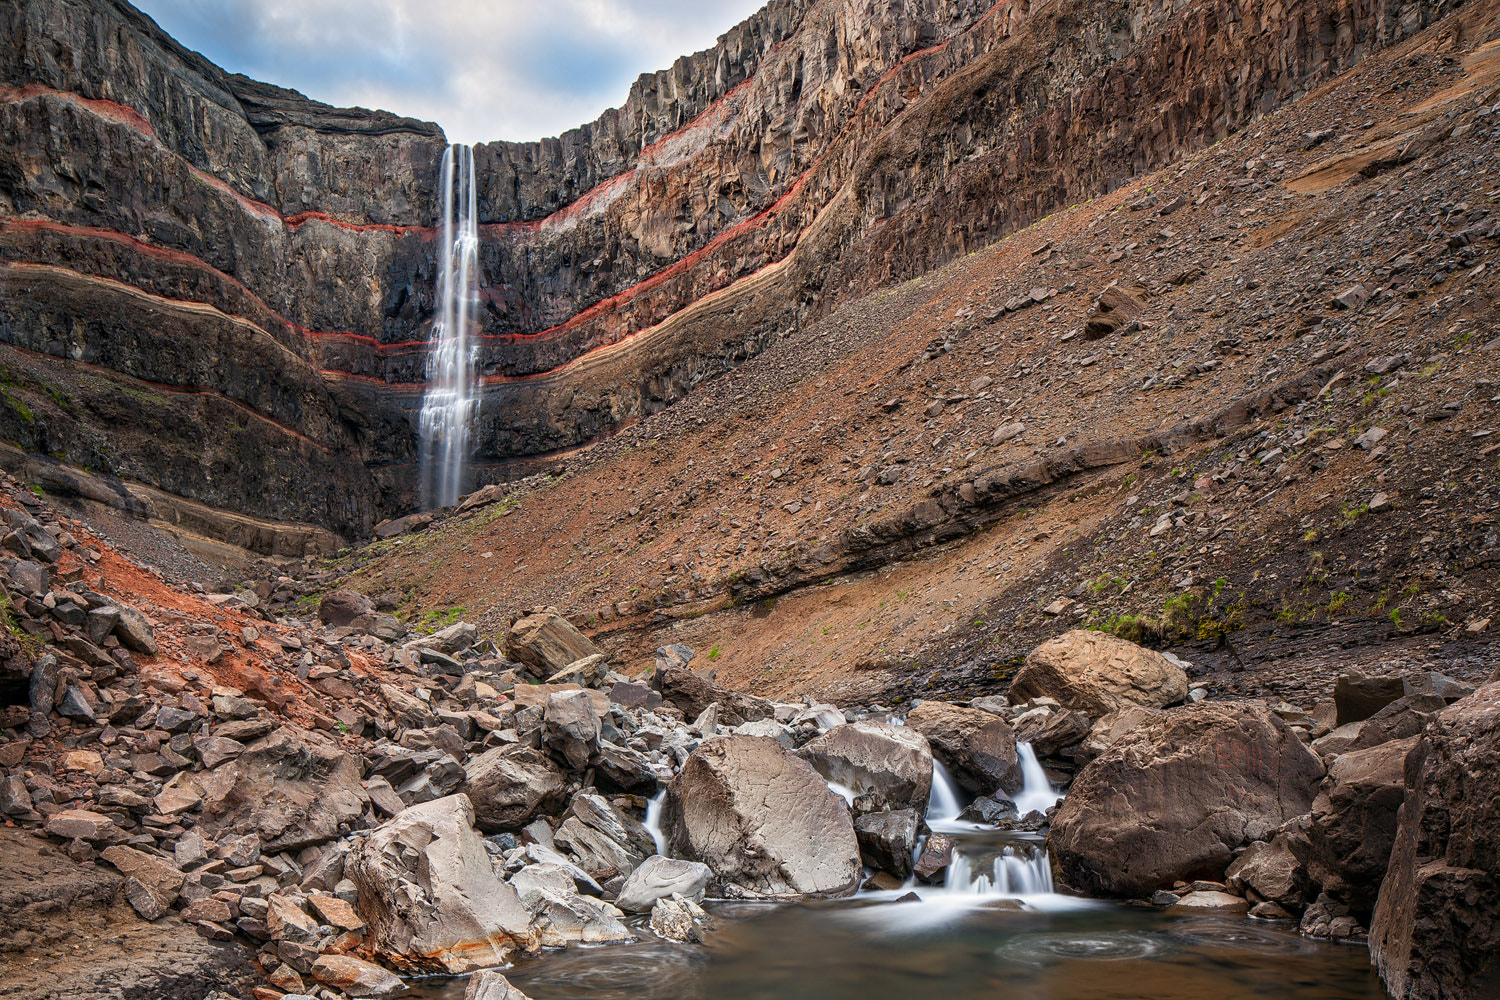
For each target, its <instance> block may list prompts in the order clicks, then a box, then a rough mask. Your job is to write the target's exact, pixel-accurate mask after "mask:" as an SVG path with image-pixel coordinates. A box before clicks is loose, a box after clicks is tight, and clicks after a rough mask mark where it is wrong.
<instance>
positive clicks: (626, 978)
mask: <svg viewBox="0 0 1500 1000" xmlns="http://www.w3.org/2000/svg"><path fill="white" fill-rule="evenodd" d="M917 891H918V893H919V894H921V893H922V892H923V890H922V889H920V888H919V889H918V890H917ZM932 895H933V898H932V900H931V901H930V902H922V903H894V902H886V901H880V900H873V899H865V898H861V899H855V900H849V901H845V902H839V903H821V904H808V905H798V906H783V907H772V906H763V905H749V904H728V903H726V904H719V905H718V906H716V907H712V908H711V909H712V910H713V911H714V912H715V913H716V915H717V916H718V918H719V932H718V933H717V934H716V935H715V936H714V938H713V941H712V943H711V944H710V945H708V946H706V947H687V946H678V945H668V944H663V943H657V942H652V943H644V942H643V943H641V944H638V945H632V946H626V947H616V948H601V949H595V950H584V951H569V952H559V953H555V954H551V955H547V956H544V957H542V958H539V959H535V960H531V961H528V962H525V963H523V964H521V965H519V966H517V967H516V968H514V969H511V970H508V971H507V972H506V975H507V976H508V977H509V978H510V980H511V981H512V982H513V983H514V984H515V985H516V986H517V987H519V988H520V989H522V990H524V991H525V992H526V993H527V994H528V995H530V996H531V997H532V998H533V1000H740V998H744V1000H759V998H765V1000H772V998H775V1000H803V998H805V1000H912V998H914V997H916V998H921V997H941V998H943V1000H979V998H987V1000H995V998H1014V1000H1127V998H1129V1000H1135V998H1150V1000H1252V998H1254V1000H1262V998H1269V997H1274V998H1278V1000H1381V998H1383V997H1384V996H1385V993H1384V991H1383V990H1382V989H1381V987H1380V983H1379V980H1378V979H1377V978H1376V977H1375V975H1374V974H1373V973H1372V972H1371V971H1370V966H1369V957H1368V955H1367V953H1366V952H1365V950H1364V949H1363V948H1358V947H1349V946H1345V945H1333V944H1327V943H1322V942H1315V941H1309V940H1306V939H1303V938H1300V937H1298V936H1297V935H1296V934H1295V933H1294V932H1292V931H1290V930H1284V929H1279V928H1277V927H1274V926H1271V925H1267V924H1264V923H1260V922H1257V921H1249V920H1245V919H1243V918H1240V917H1230V918H1210V917H1173V916H1169V915H1167V914H1164V913H1160V912H1156V911H1151V910H1143V909H1137V908H1133V907H1127V906H1120V905H1115V904H1104V903H1086V902H1083V901H1067V905H1055V906H1054V905H1045V902H1044V901H1043V900H1037V901H1036V902H1037V903H1041V904H1043V905H1045V909H1037V908H1035V907H1034V906H1033V904H1032V903H1031V902H1027V903H1025V904H1023V903H1019V902H1017V901H1015V900H1008V899H997V898H984V897H977V896H970V897H969V898H968V900H967V901H959V900H957V899H956V898H955V894H945V893H938V894H932ZM1048 898H1049V899H1050V900H1052V901H1056V902H1058V903H1060V904H1061V903H1062V901H1063V899H1064V897H1056V896H1052V897H1048ZM1023 906H1024V907H1025V908H1021V907H1023ZM643 935H644V936H646V937H649V936H650V932H649V931H645V930H643ZM414 985H415V986H416V990H415V994H416V995H417V996H419V997H424V998H445V1000H453V998H459V997H462V996H463V992H464V988H465V985H466V983H465V981H464V980H461V979H460V980H427V981H424V982H421V983H417V984H414Z"/></svg>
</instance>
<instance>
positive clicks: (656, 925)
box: [651, 892, 713, 944]
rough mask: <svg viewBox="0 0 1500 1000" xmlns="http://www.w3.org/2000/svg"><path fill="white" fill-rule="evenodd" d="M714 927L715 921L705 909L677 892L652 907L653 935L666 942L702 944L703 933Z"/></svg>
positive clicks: (659, 900)
mask: <svg viewBox="0 0 1500 1000" xmlns="http://www.w3.org/2000/svg"><path fill="white" fill-rule="evenodd" d="M712 926H713V921H712V920H711V919H710V918H709V915H708V914H707V913H705V912H704V911H703V907H701V906H699V905H698V904H697V903H695V902H693V901H692V900H691V899H687V898H686V897H684V896H680V895H678V894H677V893H675V892H674V893H673V894H672V895H670V896H664V897H663V898H661V899H658V900H657V901H656V904H655V905H654V906H652V907H651V933H653V934H655V935H656V936H657V937H659V938H661V939H663V940H665V941H676V942H677V943H679V944H697V943H701V942H702V941H703V932H704V931H705V930H707V929H709V928H711V927H712Z"/></svg>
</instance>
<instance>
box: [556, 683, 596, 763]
mask: <svg viewBox="0 0 1500 1000" xmlns="http://www.w3.org/2000/svg"><path fill="white" fill-rule="evenodd" d="M542 738H543V739H544V740H545V741H546V743H547V747H548V749H550V750H551V751H552V752H553V753H554V754H555V755H556V756H557V759H558V760H559V761H560V762H561V763H563V764H566V765H567V767H568V769H569V770H572V771H581V770H583V769H584V768H585V767H588V764H589V758H590V757H592V756H593V755H594V752H595V751H596V750H598V749H599V716H598V715H597V714H596V713H595V712H594V702H593V699H592V698H591V697H590V696H589V693H588V692H587V691H581V690H580V691H557V692H554V693H552V694H549V695H548V696H547V707H546V710H545V714H544V715H543V717H542Z"/></svg>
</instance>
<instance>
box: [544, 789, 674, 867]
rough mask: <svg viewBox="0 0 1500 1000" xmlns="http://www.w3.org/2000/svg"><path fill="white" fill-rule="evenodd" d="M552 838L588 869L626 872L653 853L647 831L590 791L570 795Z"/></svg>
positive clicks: (653, 848)
mask: <svg viewBox="0 0 1500 1000" xmlns="http://www.w3.org/2000/svg"><path fill="white" fill-rule="evenodd" d="M554 837H555V839H556V841H557V843H558V844H559V845H560V846H562V847H565V848H567V849H568V850H569V851H570V852H572V854H573V856H574V857H575V858H577V859H578V863H579V864H580V865H581V866H582V867H583V869H584V870H585V871H588V872H596V871H602V870H604V869H607V868H613V869H615V870H616V871H618V872H619V873H620V874H622V875H629V874H630V873H631V872H633V871H635V869H636V866H637V865H639V864H640V863H641V862H642V861H644V860H646V859H647V858H649V857H650V856H651V855H652V854H655V853H656V841H655V840H654V839H653V838H652V836H651V833H650V831H648V830H647V829H646V828H645V827H644V826H642V825H641V824H640V823H638V822H637V821H636V820H634V819H632V818H631V817H629V816H627V815H625V814H624V813H623V812H621V811H620V810H618V809H616V808H615V807H614V806H613V805H611V804H610V802H609V800H608V799H605V798H604V797H603V796H601V795H597V794H594V793H592V792H579V793H578V794H577V795H575V796H573V801H572V802H571V803H570V804H569V806H568V811H567V814H566V815H565V816H564V817H563V821H562V823H561V825H559V826H558V828H557V832H556V833H555V834H554Z"/></svg>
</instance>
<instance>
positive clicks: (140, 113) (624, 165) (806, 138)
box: [0, 0, 1454, 534]
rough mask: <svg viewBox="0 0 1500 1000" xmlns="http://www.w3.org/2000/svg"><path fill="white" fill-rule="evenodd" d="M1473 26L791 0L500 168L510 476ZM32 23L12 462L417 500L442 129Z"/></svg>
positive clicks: (226, 493) (359, 523)
mask: <svg viewBox="0 0 1500 1000" xmlns="http://www.w3.org/2000/svg"><path fill="white" fill-rule="evenodd" d="M1452 6H1454V5H1453V4H1452V3H1449V2H1447V0H1437V2H1433V0H1362V2H1355V3H1349V4H1338V5H1335V4H1331V3H1328V2H1327V0H1302V2H1294V3H1289V4H1286V5H1282V6H1278V7H1273V8H1265V9H1261V8H1255V9H1250V8H1244V7H1242V6H1241V5H1239V4H1235V3H1231V2H1228V0H1198V2H1194V3H1190V4H1188V5H1185V6H1184V5H1178V4H1168V3H1165V2H1136V3H1134V4H1131V5H1128V6H1125V5H1117V4H1116V5H1108V4H1104V3H1102V2H1100V0H1061V2H1055V3H1050V4H1030V3H1026V2H1024V0H1021V2H1015V3H998V4H992V3H991V2H989V0H896V2H894V3H881V4H877V3H875V2H873V0H777V2H773V3H771V4H770V5H768V6H767V7H766V8H765V9H763V10H762V11H761V12H759V13H758V14H756V15H755V16H753V17H752V18H750V19H749V20H747V21H746V22H745V23H743V24H742V25H740V26H739V27H737V28H735V29H734V30H732V31H731V32H729V33H727V34H726V35H725V36H723V38H721V39H720V42H719V44H718V45H717V46H716V47H715V48H713V49H711V50H708V51H706V52H703V53H699V54H697V55H695V56H691V57H687V58H684V59H680V60H678V61H677V63H676V64H674V66H673V67H672V68H671V69H670V70H665V71H663V72H660V73H657V74H653V75H647V76H643V77H642V78H641V79H640V80H639V81H638V82H637V83H636V85H635V86H634V87H633V88H632V89H631V92H630V95H629V97H628V99H627V100H626V102H625V105H624V106H623V107H622V108H621V109H619V110H616V111H610V112H607V113H606V114H605V115H603V116H602V117H601V118H600V119H599V120H598V121H596V122H594V123H593V124H591V125H588V126H584V127H583V128H580V129H576V130H574V131H572V132H569V133H567V134H566V135H564V136H562V137H561V138H558V139H552V140H545V141H543V142H539V143H491V144H486V145H483V146H481V147H479V148H478V149H477V151H476V166H477V170H478V175H479V186H480V215H481V223H482V225H481V253H480V259H481V270H482V272H483V273H482V277H481V305H482V308H481V311H480V312H481V316H482V330H481V334H482V339H481V368H482V371H483V393H482V397H483V398H482V404H481V409H480V416H479V425H480V426H479V428H478V434H477V436H476V439H477V442H478V445H477V447H478V455H477V460H478V475H479V477H480V478H481V479H484V480H498V479H503V478H505V477H507V476H508V475H511V474H513V473H514V472H516V471H518V470H523V471H524V470H527V469H529V466H527V465H526V464H525V463H524V461H523V460H526V459H542V458H546V457H548V456H553V455H556V454H557V453H559V452H561V451H564V450H566V449H569V448H572V447H576V446H578V445H581V444H584V443H586V442H588V441H590V440H592V439H594V438H596V437H597V436H599V435H601V434H605V433H608V432H609V431H610V430H611V429H613V428H616V427H619V426H620V425H622V424H623V423H626V422H628V421H630V420H631V419H633V418H635V417H637V416H640V415H642V414H645V413H649V412H653V411H655V410H657V409H660V408H661V407H663V406H665V405H667V404H669V403H670V402H671V401H673V400H674V399H676V398H679V397H680V396H682V395H683V394H684V393H686V392H688V391H690V390H691V389H692V388H693V387H694V386H695V385H697V384H699V383H700V382H701V381H702V380H704V379H706V378H710V377H712V376H713V375H715V374H717V373H719V372H721V371H723V370H724V369H725V368H727V367H730V366H733V365H734V364H736V363H738V362H740V361H742V360H744V359H745V358H747V357H749V356H751V355H753V354H755V353H757V352H759V351H760V350H762V349H763V348H764V347H765V346H766V345H767V344H768V343H769V342H770V341H771V340H772V339H773V338H775V337H776V336H778V335H779V334H781V333H782V332H784V331H785V330H787V329H788V327H790V326H791V325H794V324H796V323H798V322H800V321H802V320H804V319H805V318H806V317H807V316H809V315H811V314H814V313H816V312H818V311H820V310H822V309H825V308H827V306H828V305H829V304H831V303H833V302H836V301H838V300H840V299H841V298H844V297H847V296H849V295H854V294H860V293H863V292H866V291H869V290H870V289H873V288H875V287H878V286H880V285H883V284H886V283H889V282H893V281H899V280H903V279H905V278H909V277H912V276H915V275H917V274H920V273H923V272H925V271H927V270H929V269H931V268H932V267H935V266H937V265H940V264H942V263H943V262H945V261H946V260H949V259H951V258H952V257H954V256H956V255H958V254H962V253H965V252H968V251H970V250H972V249H974V248H975V247H977V246H979V245H981V244H983V243H984V242H987V241H989V240H993V239H995V238H998V237H999V236H1002V235H1004V234H1005V233H1007V232H1010V231H1013V230H1014V229H1016V228H1018V227H1020V226H1024V225H1026V224H1028V223H1029V222H1031V221H1033V220H1035V219H1036V218H1039V217H1040V216H1042V215H1045V214H1046V213H1047V212H1049V211H1051V210H1052V209H1054V208H1056V207H1059V206H1063V205H1066V204H1069V203H1071V202H1073V201H1077V200H1079V199H1081V198H1086V197H1089V196H1091V195H1093V194H1097V193H1099V192H1101V191H1104V190H1108V189H1110V188H1112V187H1114V186H1117V185H1118V184H1120V183H1122V182H1123V181H1125V180H1127V179H1128V178H1130V177H1131V176H1133V175H1136V174H1139V173H1140V172H1142V171H1144V170H1148V169H1152V168H1154V167H1158V166H1160V165H1162V164H1163V163H1165V162H1168V161H1170V160H1171V159H1172V158H1174V157H1176V156H1178V155H1180V154H1182V153H1183V152H1184V151H1188V150H1191V149H1193V148H1195V147H1198V146H1202V145H1205V144H1207V143H1211V142H1213V141H1214V140H1216V139H1217V138H1219V137H1221V136H1223V135H1225V134H1227V133H1228V132H1230V131H1232V130H1233V129H1235V128H1237V127H1240V126H1242V125H1244V124H1245V123H1247V122H1249V121H1251V120H1252V119H1253V118H1254V117H1255V116H1257V115H1259V114H1262V113H1265V112H1266V111H1269V110H1271V109H1273V108H1274V107H1276V106H1278V105H1279V104H1281V103H1284V102H1285V101H1287V100H1290V99H1292V98H1294V97H1296V96H1297V95H1298V94H1300V93H1302V92H1304V91H1305V90H1306V89H1307V88H1309V87H1311V86H1314V85H1316V84H1317V83H1319V82H1321V81H1323V80H1325V79H1328V78H1329V77H1331V76H1332V75H1333V74H1335V73H1337V72H1340V71H1341V70H1343V69H1345V68H1347V67H1348V66H1349V65H1351V64H1352V63H1354V62H1355V61H1357V60H1358V59H1359V58H1360V57H1362V56H1363V55H1365V54H1366V53H1368V52H1369V51H1371V50H1373V49H1375V48H1379V47H1382V46H1384V45H1388V44H1390V43H1392V42H1394V41H1397V40H1399V39H1401V38H1404V37H1406V36H1408V35H1410V34H1411V33H1412V32H1414V31H1416V30H1417V29H1419V28H1420V27H1422V26H1423V25H1425V24H1426V23H1429V22H1430V21H1431V20H1433V19H1434V18H1436V17H1438V16H1441V15H1442V14H1443V13H1445V12H1446V11H1447V10H1448V9H1449V8H1450V7H1452ZM0 29H3V30H0V33H3V37H4V38H6V39H7V43H6V44H5V45H3V46H0V127H3V128H4V130H5V132H6V134H7V135H11V136H18V137H20V141H17V142H13V143H7V144H6V147H5V148H4V149H3V150H0V290H3V294H0V343H3V344H5V345H8V346H7V349H6V350H5V351H4V353H3V354H0V378H3V379H4V380H5V381H6V383H7V384H8V385H10V386H13V388H11V389H9V390H8V391H7V392H6V394H5V395H4V397H3V398H0V404H3V405H0V438H4V439H6V440H9V441H12V442H14V443H16V444H17V445H19V446H20V447H22V448H25V449H26V450H29V451H32V452H38V453H46V454H48V455H51V456H52V457H54V458H60V459H62V460H64V461H67V462H70V463H72V464H74V465H78V466H82V467H85V468H89V469H93V470H97V471H100V472H104V473H108V474H111V475H116V476H121V477H124V478H127V479H130V480H135V481H138V482H142V483H145V484H148V485H150V486H154V487H158V488H160V489H163V490H166V491H168V492H171V493H174V494H178V495H180V496H183V497H185V498H187V499H190V500H193V501H198V502H201V503H205V504H209V505H214V506H220V507H225V508H230V509H233V510H237V511H240V512H243V513H246V514H251V515H255V516H264V517H279V518H285V519H291V520H300V521H307V522H312V523H316V524H321V525H324V526H326V527H329V528H332V529H334V530H336V531H339V532H343V533H350V534H364V533H367V532H368V531H369V530H370V528H371V527H372V525H373V524H374V522H375V521H376V520H377V519H379V518H380V517H382V516H385V515H388V514H392V513H396V512H399V511H402V510H404V509H407V508H409V507H410V506H411V505H412V503H413V502H414V499H415V484H416V482H417V475H416V473H417V468H416V462H417V447H416V442H415V435H414V428H415V414H416V410H417V408H418V406H419V405H420V399H421V392H422V382H423V378H424V354H425V350H426V345H427V341H428V338H429V335H430V330H431V324H432V316H433V312H434V306H435V303H434V299H435V294H434V279H435V273H434V272H435V256H436V254H435V247H434V224H435V222H436V221H437V220H436V219H435V218H434V215H435V212H436V201H437V199H436V195H435V192H436V188H437V175H438V165H439V162H440V159H441V154H442V150H443V147H444V140H443V138H442V135H441V133H440V132H439V130H438V129H437V128H436V127H435V126H432V125H430V124H426V123H421V122H414V121H411V120H408V119H402V118H398V117H396V116H393V115H389V114H385V113H381V112H367V111H363V110H359V109H353V110H350V109H342V110H341V109H334V108H329V107H326V106H324V105H321V104H317V103H316V102H313V101H309V100H307V99H306V98H303V97H302V96H301V95H298V94H296V93H294V92H291V91H285V90H281V89H279V88H276V87H272V86H269V85H266V84H260V83H256V82H254V81H250V80H247V79H245V78H243V77H238V76H232V75H229V74H226V73H224V72H222V71H221V70H219V69H217V68H216V67H214V66H212V65H210V64H208V63H207V62H206V61H205V60H203V59H202V58H201V57H199V56H197V55H196V54H194V53H191V52H188V51H187V50H185V49H183V48H182V47H181V46H179V45H177V44H176V43H175V42H173V41H172V40H171V39H169V38H167V37H166V36H165V35H164V34H163V33H162V32H161V31H160V30H159V29H158V28H157V27H156V26H155V25H154V24H152V23H151V22H150V21H149V20H148V19H146V18H145V17H143V16H142V15H140V14H139V13H138V12H136V11H135V10H134V9H133V8H130V7H129V6H128V5H126V4H124V3H120V2H102V3H99V4H95V5H91V6H89V7H75V6H72V5H67V4H63V3H61V2H58V0H44V2H38V3H26V4H21V3H17V2H15V0H8V2H6V3H4V4H0ZM126 400H129V401H131V402H129V403H126V402H124V401H126Z"/></svg>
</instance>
